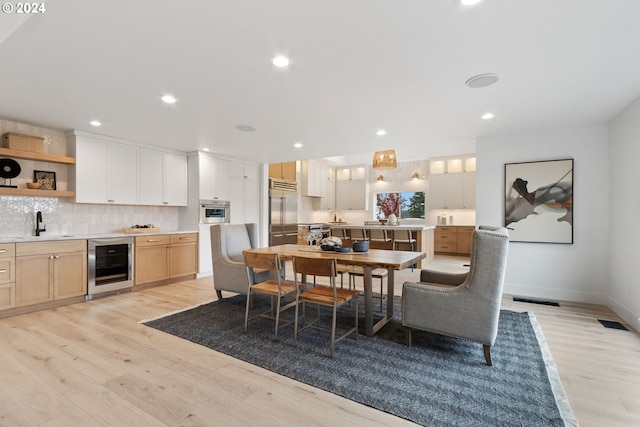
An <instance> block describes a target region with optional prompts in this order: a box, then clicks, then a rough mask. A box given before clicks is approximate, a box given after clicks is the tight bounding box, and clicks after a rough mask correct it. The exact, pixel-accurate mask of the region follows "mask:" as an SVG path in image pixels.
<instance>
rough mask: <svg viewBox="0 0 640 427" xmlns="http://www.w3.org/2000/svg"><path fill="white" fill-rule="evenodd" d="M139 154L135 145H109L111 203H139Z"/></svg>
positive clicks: (109, 200)
mask: <svg viewBox="0 0 640 427" xmlns="http://www.w3.org/2000/svg"><path fill="white" fill-rule="evenodd" d="M138 154H139V148H138V147H135V146H133V145H124V144H116V143H111V144H110V145H109V199H108V202H109V203H117V204H119V205H133V204H137V203H138Z"/></svg>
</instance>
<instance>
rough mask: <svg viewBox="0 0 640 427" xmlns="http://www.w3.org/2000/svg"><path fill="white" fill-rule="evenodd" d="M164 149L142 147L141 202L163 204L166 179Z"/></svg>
mask: <svg viewBox="0 0 640 427" xmlns="http://www.w3.org/2000/svg"><path fill="white" fill-rule="evenodd" d="M163 163H164V156H163V153H162V151H157V150H148V149H146V148H142V149H140V203H141V204H143V205H162V202H163V193H164V189H163V181H164V165H163Z"/></svg>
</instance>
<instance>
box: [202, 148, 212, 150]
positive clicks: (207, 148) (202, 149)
mask: <svg viewBox="0 0 640 427" xmlns="http://www.w3.org/2000/svg"><path fill="white" fill-rule="evenodd" d="M202 151H211V150H210V149H208V148H203V149H202Z"/></svg>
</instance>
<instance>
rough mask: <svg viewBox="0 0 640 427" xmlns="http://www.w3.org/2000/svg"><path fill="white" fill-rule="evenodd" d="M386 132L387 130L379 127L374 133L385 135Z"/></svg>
mask: <svg viewBox="0 0 640 427" xmlns="http://www.w3.org/2000/svg"><path fill="white" fill-rule="evenodd" d="M386 134H387V131H386V130H384V129H380V130H378V131H377V132H376V135H378V136H382V135H386Z"/></svg>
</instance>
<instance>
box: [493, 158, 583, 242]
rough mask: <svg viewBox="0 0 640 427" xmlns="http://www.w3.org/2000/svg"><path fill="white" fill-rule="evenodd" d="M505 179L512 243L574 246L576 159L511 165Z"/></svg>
mask: <svg viewBox="0 0 640 427" xmlns="http://www.w3.org/2000/svg"><path fill="white" fill-rule="evenodd" d="M504 177H505V201H504V202H505V203H504V225H505V227H507V228H508V229H509V239H510V240H511V241H512V242H536V243H568V244H572V243H573V159H564V160H547V161H540V162H525V163H507V164H505V166H504Z"/></svg>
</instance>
